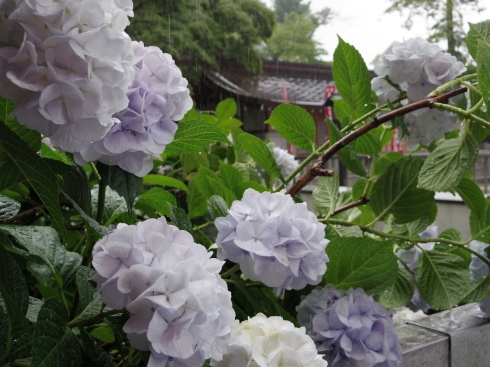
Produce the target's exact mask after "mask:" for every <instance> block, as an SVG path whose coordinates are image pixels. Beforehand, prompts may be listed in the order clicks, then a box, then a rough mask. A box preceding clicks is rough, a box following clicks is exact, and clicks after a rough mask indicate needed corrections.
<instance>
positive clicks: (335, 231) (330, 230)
mask: <svg viewBox="0 0 490 367" xmlns="http://www.w3.org/2000/svg"><path fill="white" fill-rule="evenodd" d="M363 236H364V234H363V232H362V230H361V228H359V226H350V227H344V226H336V225H334V224H330V225H328V226H327V228H325V237H326V238H328V239H329V240H331V239H333V238H337V237H363Z"/></svg>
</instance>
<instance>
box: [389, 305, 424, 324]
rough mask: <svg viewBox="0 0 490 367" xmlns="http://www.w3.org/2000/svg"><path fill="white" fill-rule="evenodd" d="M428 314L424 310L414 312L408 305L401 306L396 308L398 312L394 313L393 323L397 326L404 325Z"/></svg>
mask: <svg viewBox="0 0 490 367" xmlns="http://www.w3.org/2000/svg"><path fill="white" fill-rule="evenodd" d="M425 316H427V315H426V314H425V313H424V311H422V310H418V311H417V312H413V311H412V310H411V309H409V308H408V307H400V308H399V309H396V312H395V313H393V316H392V317H393V323H394V325H395V327H397V326H402V325H404V324H406V323H407V322H410V321H415V320H418V319H421V318H422V317H425Z"/></svg>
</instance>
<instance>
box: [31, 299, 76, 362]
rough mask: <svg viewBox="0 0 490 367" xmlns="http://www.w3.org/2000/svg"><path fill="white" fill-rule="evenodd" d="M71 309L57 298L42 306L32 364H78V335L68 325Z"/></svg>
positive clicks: (34, 342)
mask: <svg viewBox="0 0 490 367" xmlns="http://www.w3.org/2000/svg"><path fill="white" fill-rule="evenodd" d="M67 323H68V313H67V312H66V308H65V306H64V305H63V303H62V302H61V300H59V299H58V298H52V299H49V300H47V301H46V302H45V303H44V305H43V306H42V307H41V311H40V312H39V316H38V320H37V323H36V327H35V329H34V336H33V346H32V363H31V366H32V367H78V366H80V365H81V363H80V347H79V344H78V340H77V337H76V336H75V334H73V332H72V331H71V330H70V329H67V327H66V325H67Z"/></svg>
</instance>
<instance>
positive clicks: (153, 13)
mask: <svg viewBox="0 0 490 367" xmlns="http://www.w3.org/2000/svg"><path fill="white" fill-rule="evenodd" d="M134 10H135V16H134V18H133V19H132V21H131V25H130V26H129V27H128V33H129V34H130V35H131V37H132V38H134V39H140V40H142V41H143V42H144V43H145V44H147V45H155V46H158V47H160V48H161V49H162V50H164V52H168V53H170V54H171V55H173V57H174V58H175V59H176V60H179V61H180V63H179V66H180V67H181V68H182V69H183V73H184V75H185V77H186V78H187V79H188V80H189V81H190V82H191V84H195V83H196V82H197V81H198V80H199V77H200V75H201V70H202V68H203V67H205V66H209V67H213V68H217V67H218V61H219V58H222V57H225V58H233V59H237V60H238V61H240V62H242V63H244V64H245V65H246V66H247V67H248V68H249V69H252V70H260V67H261V60H260V56H259V53H258V51H257V50H256V47H255V46H256V45H258V44H260V43H261V42H262V41H263V40H265V39H266V38H268V37H270V35H271V34H272V29H273V26H274V23H275V21H274V13H273V11H271V10H270V9H268V8H267V7H266V6H265V5H264V4H263V3H262V2H260V1H259V0H247V1H245V0H214V1H213V0H201V1H199V2H196V1H193V0H182V1H178V2H176V1H172V2H171V1H165V2H163V1H161V2H156V1H150V0H136V1H134Z"/></svg>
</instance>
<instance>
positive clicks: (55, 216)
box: [0, 123, 66, 238]
mask: <svg viewBox="0 0 490 367" xmlns="http://www.w3.org/2000/svg"><path fill="white" fill-rule="evenodd" d="M0 147H1V148H3V149H4V152H5V154H6V155H7V157H8V158H9V160H10V161H11V162H13V163H14V164H15V166H16V168H17V170H18V172H20V173H21V174H22V176H23V179H24V180H25V181H27V182H29V184H30V185H31V186H32V188H33V189H34V191H35V192H36V193H37V195H38V196H39V198H40V199H41V201H42V202H43V204H44V205H46V208H47V209H48V211H49V213H50V214H51V217H52V220H53V223H54V225H55V226H56V228H57V229H58V232H59V233H60V235H61V236H62V238H66V230H65V226H64V222H63V216H62V214H61V209H60V202H59V190H58V182H57V178H56V175H55V174H54V173H53V171H51V169H50V168H49V166H48V165H47V164H46V162H45V161H44V160H43V159H42V158H41V157H39V156H38V155H37V154H36V153H35V152H34V151H32V149H31V148H30V147H29V146H28V145H27V144H26V143H25V142H24V141H23V140H22V139H20V138H19V137H18V136H17V135H16V134H15V133H14V132H12V131H11V130H10V129H9V128H8V127H7V126H6V125H5V124H4V123H0Z"/></svg>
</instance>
